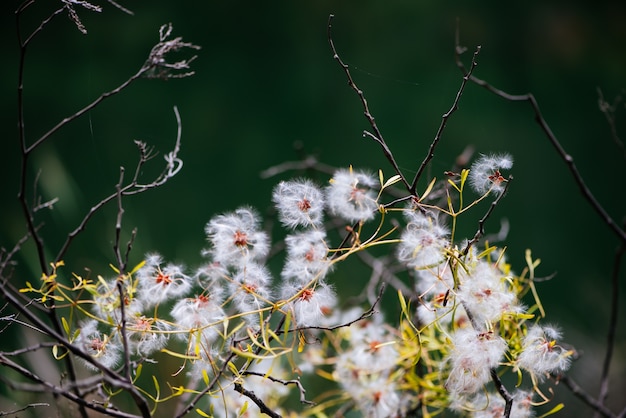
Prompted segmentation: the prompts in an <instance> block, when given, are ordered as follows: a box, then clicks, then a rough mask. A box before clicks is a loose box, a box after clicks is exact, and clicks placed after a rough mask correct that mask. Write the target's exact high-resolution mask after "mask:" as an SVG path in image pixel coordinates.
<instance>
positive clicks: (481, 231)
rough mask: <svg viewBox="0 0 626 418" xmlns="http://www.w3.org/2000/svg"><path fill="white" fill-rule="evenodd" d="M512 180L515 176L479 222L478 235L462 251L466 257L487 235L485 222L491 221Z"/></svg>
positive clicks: (509, 179)
mask: <svg viewBox="0 0 626 418" xmlns="http://www.w3.org/2000/svg"><path fill="white" fill-rule="evenodd" d="M512 180H513V176H509V178H508V180H507V182H506V185H505V186H504V190H503V191H502V193H500V194H499V195H498V197H496V199H495V200H494V201H493V202H491V205H489V210H487V213H485V215H484V216H483V217H482V218H481V219H480V221H478V230H477V231H476V234H474V237H473V238H472V239H471V240H470V241H468V243H467V245H466V246H465V248H464V249H463V251H461V254H463V255H466V254H467V253H468V252H469V250H470V248H471V247H472V245H474V244H476V243H477V242H478V240H480V238H481V237H482V236H483V235H485V222H487V219H489V216H491V214H492V213H493V211H494V209H495V208H496V206H498V203H500V200H502V198H503V197H504V195H505V194H506V192H507V191H508V190H509V185H510V184H511V181H512Z"/></svg>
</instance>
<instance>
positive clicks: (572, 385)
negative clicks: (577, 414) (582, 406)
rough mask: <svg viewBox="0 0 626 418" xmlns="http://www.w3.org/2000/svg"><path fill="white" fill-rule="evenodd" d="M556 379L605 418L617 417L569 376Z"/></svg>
mask: <svg viewBox="0 0 626 418" xmlns="http://www.w3.org/2000/svg"><path fill="white" fill-rule="evenodd" d="M556 377H557V378H558V379H559V381H560V382H562V383H563V384H564V385H565V386H567V387H568V388H569V390H570V391H572V393H573V394H574V395H576V397H578V398H579V399H581V400H582V401H583V402H585V403H586V404H587V405H589V406H591V407H592V408H593V409H595V410H596V411H598V413H600V414H601V415H602V416H603V417H608V418H615V417H616V415H615V414H614V413H613V412H611V410H609V409H608V408H607V407H606V406H604V405H602V404H601V403H600V402H598V401H597V400H596V399H594V398H593V397H592V396H591V395H589V394H588V393H587V392H585V390H583V389H582V388H581V387H580V386H578V384H577V383H576V382H575V381H574V380H572V378H570V377H569V376H567V375H561V376H556Z"/></svg>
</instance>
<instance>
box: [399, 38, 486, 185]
mask: <svg viewBox="0 0 626 418" xmlns="http://www.w3.org/2000/svg"><path fill="white" fill-rule="evenodd" d="M478 54H480V45H479V46H477V47H476V50H475V51H474V55H473V56H472V64H471V66H470V68H469V70H468V71H464V72H463V80H462V81H461V85H460V86H459V89H458V90H457V92H456V96H455V98H454V102H452V106H451V107H450V109H449V110H448V111H447V112H446V113H444V114H443V116H442V117H441V124H440V125H439V129H437V133H436V134H435V138H434V139H433V142H431V144H430V147H429V149H428V154H427V155H426V158H424V161H422V164H421V165H420V167H419V169H418V170H417V173H415V177H414V178H413V181H412V182H411V188H410V189H409V190H410V191H411V193H413V194H415V190H416V189H417V182H418V181H419V179H420V177H421V176H422V173H423V172H424V170H425V169H426V166H427V165H428V163H429V162H430V160H432V158H433V157H434V156H435V148H436V147H437V144H439V141H440V140H441V136H442V135H443V131H444V129H445V128H446V125H447V123H448V119H450V116H452V114H453V113H454V112H455V111H456V110H457V109H458V108H459V101H460V100H461V96H462V95H463V91H465V86H466V85H467V81H468V80H469V79H470V78H471V77H472V72H473V71H474V68H476V66H477V65H478V62H477V61H476V58H477V57H478Z"/></svg>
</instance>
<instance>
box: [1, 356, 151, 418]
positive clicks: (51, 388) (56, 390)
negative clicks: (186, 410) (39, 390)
mask: <svg viewBox="0 0 626 418" xmlns="http://www.w3.org/2000/svg"><path fill="white" fill-rule="evenodd" d="M0 364H2V365H3V366H6V367H9V368H10V369H13V370H15V371H16V372H18V373H20V374H21V375H22V376H24V377H26V378H28V379H30V380H32V381H34V382H37V383H38V384H40V385H41V386H43V387H44V388H45V389H47V391H48V392H51V393H53V394H55V395H60V396H63V397H65V398H67V399H69V400H71V401H72V402H74V403H76V404H77V405H81V406H82V407H84V408H89V409H92V410H94V411H98V412H101V413H103V414H106V415H108V416H111V417H118V418H140V416H138V415H133V414H129V413H126V412H122V411H118V410H117V409H111V408H106V407H104V406H102V405H99V404H97V403H92V402H88V401H86V400H85V399H83V398H82V397H81V396H79V395H77V394H75V393H74V392H71V391H69V390H67V389H65V388H62V387H58V386H56V385H53V384H52V383H50V382H47V381H46V380H44V379H42V378H41V377H39V376H37V375H36V374H35V373H33V372H31V371H30V370H28V369H26V368H24V367H22V366H20V365H19V364H17V363H15V362H13V361H11V360H10V359H8V358H7V357H6V356H4V355H3V354H2V353H0ZM142 416H143V418H149V417H150V414H149V411H148V415H145V414H144V415H142Z"/></svg>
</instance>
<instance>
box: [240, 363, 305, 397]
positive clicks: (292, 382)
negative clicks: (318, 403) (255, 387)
mask: <svg viewBox="0 0 626 418" xmlns="http://www.w3.org/2000/svg"><path fill="white" fill-rule="evenodd" d="M242 375H244V376H248V375H249V376H259V377H262V378H265V379H269V380H271V381H272V382H277V383H281V384H282V385H284V386H289V385H296V386H297V387H298V391H300V402H301V403H304V404H307V405H315V402H311V401H307V400H306V396H305V395H306V390H305V389H304V386H302V382H300V380H297V379H296V380H283V379H278V378H276V377H273V376H271V375H268V374H265V373H259V372H252V371H249V370H246V371H244V372H243V373H242Z"/></svg>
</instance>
